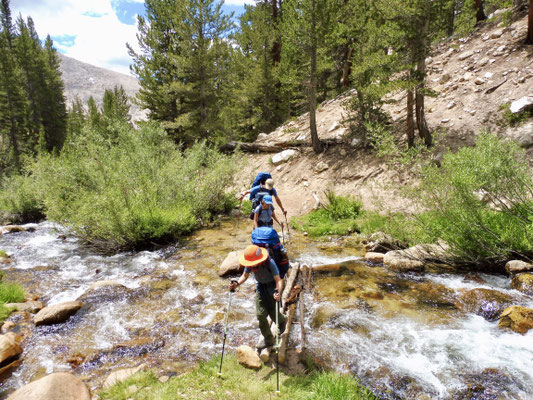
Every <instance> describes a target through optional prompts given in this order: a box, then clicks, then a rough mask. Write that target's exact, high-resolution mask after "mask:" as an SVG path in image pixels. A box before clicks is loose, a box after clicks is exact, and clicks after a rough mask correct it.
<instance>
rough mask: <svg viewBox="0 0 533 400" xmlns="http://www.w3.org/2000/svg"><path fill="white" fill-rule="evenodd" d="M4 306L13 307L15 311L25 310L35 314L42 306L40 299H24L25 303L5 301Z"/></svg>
mask: <svg viewBox="0 0 533 400" xmlns="http://www.w3.org/2000/svg"><path fill="white" fill-rule="evenodd" d="M5 306H6V307H10V308H14V309H15V310H16V311H25V312H29V313H33V314H35V313H36V312H39V311H41V310H42V309H43V308H44V304H43V303H42V302H40V301H26V302H25V303H6V304H5Z"/></svg>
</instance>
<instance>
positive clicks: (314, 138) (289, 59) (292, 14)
mask: <svg viewBox="0 0 533 400" xmlns="http://www.w3.org/2000/svg"><path fill="white" fill-rule="evenodd" d="M337 6H338V5H337V4H335V0H288V1H287V2H286V3H285V6H284V14H283V28H282V31H283V33H284V35H283V47H282V63H284V64H285V74H286V75H288V76H289V79H287V80H289V81H290V80H293V82H294V79H299V78H300V77H301V76H300V75H299V73H298V72H295V69H300V70H302V71H304V74H305V75H304V76H305V78H306V79H307V82H306V85H307V86H308V101H307V104H308V108H309V125H310V131H311V142H312V145H313V150H314V151H315V152H316V153H320V152H321V151H322V148H323V145H322V142H321V141H320V139H319V137H318V131H317V126H316V107H317V78H318V76H319V74H320V72H321V70H322V69H323V68H324V67H325V65H327V66H328V67H329V65H328V64H329V63H331V59H328V58H327V57H324V58H322V57H320V56H326V52H324V51H323V50H324V49H325V48H326V46H325V45H326V43H327V38H328V36H329V35H330V34H331V32H332V28H333V25H334V24H333V20H334V13H335V9H336V7H337ZM301 54H304V55H305V58H304V59H305V61H304V63H303V65H301V64H302V61H301V59H300V57H301V56H300V55H301ZM298 60H300V62H299V63H298Z"/></svg>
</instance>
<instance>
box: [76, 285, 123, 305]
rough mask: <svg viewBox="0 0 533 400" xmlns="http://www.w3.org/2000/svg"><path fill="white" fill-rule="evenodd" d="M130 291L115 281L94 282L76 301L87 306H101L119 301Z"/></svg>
mask: <svg viewBox="0 0 533 400" xmlns="http://www.w3.org/2000/svg"><path fill="white" fill-rule="evenodd" d="M131 292H132V291H131V290H130V289H129V288H127V287H126V286H124V285H122V284H120V283H118V282H115V281H110V280H107V281H97V282H94V283H93V284H92V285H91V286H90V287H89V288H88V289H87V290H86V291H85V293H84V294H82V295H81V296H80V297H78V298H77V301H81V302H83V303H88V304H92V305H94V304H101V303H104V302H109V301H117V300H121V299H123V298H124V297H126V296H129V295H130V294H131Z"/></svg>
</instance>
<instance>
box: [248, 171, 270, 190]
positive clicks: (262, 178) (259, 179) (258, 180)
mask: <svg viewBox="0 0 533 400" xmlns="http://www.w3.org/2000/svg"><path fill="white" fill-rule="evenodd" d="M267 179H272V175H270V174H269V173H268V172H259V173H258V174H257V176H256V177H255V179H254V183H252V187H254V186H259V185H260V184H261V185H264V184H265V182H266V180H267Z"/></svg>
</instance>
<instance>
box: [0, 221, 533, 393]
mask: <svg viewBox="0 0 533 400" xmlns="http://www.w3.org/2000/svg"><path fill="white" fill-rule="evenodd" d="M33 226H34V227H35V228H36V231H35V232H22V233H16V234H10V235H4V236H2V237H0V249H3V250H6V251H7V253H8V254H10V255H11V256H12V260H13V263H12V264H11V265H9V266H4V267H3V268H4V269H5V270H7V278H8V279H13V280H16V281H18V282H21V283H22V284H23V285H24V286H25V288H26V290H27V291H29V292H30V293H33V294H36V295H38V296H39V297H40V298H41V300H42V301H44V302H45V303H47V304H56V303H60V302H63V301H68V300H75V299H77V298H78V297H79V296H80V295H83V294H84V293H85V292H86V290H87V289H88V288H89V286H90V285H91V284H92V283H94V282H96V281H101V280H113V281H115V282H119V283H121V284H122V285H124V286H126V287H127V288H128V289H130V291H129V294H128V296H125V297H122V298H120V297H119V298H112V299H105V300H103V301H98V302H96V303H94V304H90V305H86V306H84V307H83V308H82V309H81V310H80V311H79V312H78V313H77V314H76V315H75V316H74V317H72V318H71V319H70V320H69V322H67V323H65V324H61V325H57V326H52V327H39V328H35V327H34V326H33V324H31V321H29V320H28V319H27V317H24V316H22V315H17V314H14V315H13V316H12V318H14V319H15V320H16V321H17V322H18V323H19V324H20V328H19V329H20V331H21V333H22V332H25V341H24V343H23V348H24V353H23V363H22V365H21V366H20V367H19V368H18V369H17V370H16V371H15V372H14V374H13V376H12V377H11V378H9V379H8V380H7V381H5V382H4V383H3V384H2V387H1V389H0V390H1V391H3V393H4V395H5V393H7V392H8V391H9V390H10V389H13V388H17V387H20V386H22V385H23V384H24V383H27V382H28V381H29V380H30V379H34V378H36V377H39V376H42V375H44V374H47V373H51V372H57V371H68V372H73V373H75V374H77V375H79V376H83V377H86V378H88V384H89V386H90V387H91V388H92V389H97V388H99V387H100V385H101V383H102V382H103V380H104V379H105V377H106V376H107V374H108V373H109V372H110V371H112V370H115V369H118V368H124V367H132V366H136V365H139V364H140V363H141V362H144V363H146V364H147V365H148V366H153V367H156V368H159V369H162V370H166V371H168V372H177V371H180V370H182V369H186V368H188V367H190V366H191V365H193V364H194V363H195V362H196V361H197V360H199V359H205V358H208V357H210V356H212V355H214V354H218V352H219V351H220V348H221V341H222V331H223V326H222V323H223V318H224V312H225V308H226V305H227V301H228V292H227V290H226V285H227V280H225V279H221V278H219V277H218V275H217V271H218V266H219V265H220V263H221V262H222V260H223V259H224V258H225V255H226V254H227V253H228V252H229V251H232V250H237V249H241V248H244V246H245V245H246V244H247V243H248V238H249V233H250V230H251V228H250V229H248V227H242V228H241V230H240V231H239V232H236V233H235V232H234V231H233V228H234V225H233V224H232V223H231V222H230V223H224V224H223V225H222V226H221V227H220V228H218V229H211V230H207V229H206V230H203V231H200V232H198V233H197V234H195V235H194V236H193V237H192V238H191V239H190V240H188V241H187V242H186V243H183V244H181V245H178V246H176V247H175V248H171V249H164V250H162V251H159V252H157V251H155V252H140V253H121V254H117V255H114V256H102V255H98V254H96V253H95V252H94V251H92V250H91V249H87V248H85V247H84V246H83V245H82V244H81V243H80V241H78V240H77V239H76V238H75V237H72V236H70V235H69V234H68V232H66V231H65V230H64V229H63V228H61V227H60V226H56V225H54V224H51V223H42V224H39V225H33ZM60 235H66V239H62V238H61V236H60ZM293 236H294V237H293V241H294V243H292V244H290V245H288V248H289V252H290V255H291V256H292V257H293V259H296V260H298V261H300V262H305V263H308V264H313V265H321V264H335V263H340V262H343V263H344V264H343V265H348V266H349V273H347V274H343V275H339V276H335V274H327V275H319V274H315V275H314V276H313V283H314V285H313V290H312V291H311V292H308V293H306V294H305V299H306V304H307V305H308V312H307V314H306V325H307V326H306V328H307V329H306V330H307V338H308V343H307V347H308V349H309V350H310V351H311V352H312V353H313V354H316V355H317V356H319V357H320V358H322V359H324V360H326V361H327V362H328V364H329V365H332V366H336V368H337V369H338V370H339V371H344V372H350V373H353V374H355V375H357V376H358V377H359V378H360V379H361V380H362V381H363V382H364V383H365V384H367V385H369V386H371V387H373V388H374V389H375V390H376V391H378V392H380V393H381V394H382V397H384V398H416V396H419V395H421V394H426V395H427V396H429V398H438V399H447V398H451V397H453V396H454V395H455V394H456V393H457V392H458V391H460V390H462V389H464V388H465V387H466V386H467V385H469V384H472V383H474V384H479V385H482V386H483V387H486V388H488V389H487V391H486V393H489V394H490V391H491V390H493V391H495V392H497V393H498V396H500V397H493V398H502V399H530V398H533V332H531V331H530V332H529V333H528V334H526V335H524V336H522V335H519V334H515V333H511V332H507V331H502V330H500V329H499V328H498V327H497V323H496V322H488V321H486V320H485V319H483V318H482V317H480V316H477V315H474V314H468V313H462V312H459V311H458V310H456V309H455V308H454V307H449V306H442V304H441V303H442V302H440V303H439V302H437V303H436V305H435V304H433V303H432V301H430V300H432V299H433V297H434V296H436V295H438V293H439V292H442V291H444V290H445V289H446V290H450V291H451V292H452V293H459V291H464V290H470V289H474V288H485V289H492V290H497V291H499V292H502V293H505V294H508V295H510V296H512V297H513V300H514V301H515V302H516V303H517V304H521V305H525V306H527V307H532V306H533V299H531V298H530V297H529V296H524V295H522V294H520V293H518V292H516V291H514V290H511V289H509V279H508V278H506V277H503V276H493V275H483V274H481V275H480V278H481V279H482V280H483V281H484V282H482V283H476V282H472V281H467V280H465V279H464V278H463V276H460V275H453V274H438V273H434V274H426V275H424V276H417V275H396V274H394V273H392V272H390V271H388V270H386V269H384V268H382V267H379V266H371V265H368V264H365V263H364V262H362V261H361V258H360V254H359V253H358V251H356V250H354V249H352V248H343V246H342V243H337V245H336V246H335V247H334V248H333V249H331V248H328V247H326V246H324V245H323V244H316V243H313V242H311V241H309V240H308V239H306V238H303V237H299V236H297V235H293ZM37 266H39V267H44V268H35V267H37ZM428 299H429V300H428ZM532 308H533V307H532ZM258 333H259V331H258V328H257V323H256V321H255V309H254V284H253V282H252V281H251V280H249V281H248V282H247V283H246V284H245V285H244V286H243V287H242V289H241V290H240V292H238V293H237V294H236V295H235V298H234V300H233V303H232V313H231V317H230V331H229V335H228V343H227V345H228V347H229V349H230V351H231V350H232V349H233V350H234V349H235V348H236V347H237V346H238V345H240V344H253V343H255V340H256V338H257V335H258ZM292 337H293V341H294V343H295V344H297V345H298V343H299V342H298V339H299V329H298V328H297V326H296V325H295V328H294V332H293V334H292ZM0 397H1V395H0ZM478 398H484V397H478ZM485 398H489V397H485Z"/></svg>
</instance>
